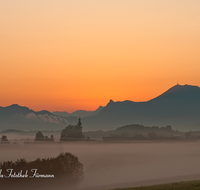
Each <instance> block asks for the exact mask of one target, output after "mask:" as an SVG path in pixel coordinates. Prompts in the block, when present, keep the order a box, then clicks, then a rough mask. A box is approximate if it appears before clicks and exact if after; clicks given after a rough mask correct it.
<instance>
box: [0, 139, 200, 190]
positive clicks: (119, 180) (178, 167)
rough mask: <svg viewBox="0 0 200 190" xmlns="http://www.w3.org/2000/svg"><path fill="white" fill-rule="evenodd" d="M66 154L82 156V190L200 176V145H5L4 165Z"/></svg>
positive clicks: (0, 152) (0, 155)
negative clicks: (22, 160) (21, 159)
mask: <svg viewBox="0 0 200 190" xmlns="http://www.w3.org/2000/svg"><path fill="white" fill-rule="evenodd" d="M62 152H70V153H72V154H74V155H75V156H78V158H79V160H80V162H81V163H82V164H83V166H84V180H83V181H82V183H81V184H80V185H79V189H90V188H91V189H94V190H95V189H98V187H101V188H100V189H109V188H111V187H112V188H114V187H115V188H116V187H119V186H127V184H129V185H131V183H132V184H133V185H134V183H137V182H141V181H148V180H149V181H151V180H152V181H153V180H157V181H156V183H157V182H159V181H158V180H159V179H164V178H170V179H173V178H174V179H179V178H177V177H179V176H180V177H181V176H192V175H198V174H200V164H199V160H200V142H173V143H172V142H145V143H142V142H141V143H134V142H132V143H131V142H129V143H128V142H127V143H105V142H82V143H81V142H74V143H72V142H66V143H49V144H48V143H47V144H36V145H33V144H28V145H19V146H18V145H1V146H0V162H3V161H9V160H12V161H16V160H17V159H19V158H25V159H26V160H27V161H32V160H35V159H37V158H47V157H56V156H58V155H59V154H60V153H62ZM184 179H185V178H184ZM188 179H190V178H188ZM180 180H183V178H180ZM171 181H173V180H171ZM166 182H167V181H166ZM141 185H142V183H141ZM108 187H109V188H108ZM58 189H59V188H58Z"/></svg>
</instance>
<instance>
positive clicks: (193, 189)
mask: <svg viewBox="0 0 200 190" xmlns="http://www.w3.org/2000/svg"><path fill="white" fill-rule="evenodd" d="M113 190H200V180H198V181H187V182H178V183H169V184H162V185H152V186H141V187H130V188H117V189H113Z"/></svg>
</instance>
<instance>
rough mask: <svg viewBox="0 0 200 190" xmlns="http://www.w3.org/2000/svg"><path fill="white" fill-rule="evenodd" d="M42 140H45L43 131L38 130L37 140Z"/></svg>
mask: <svg viewBox="0 0 200 190" xmlns="http://www.w3.org/2000/svg"><path fill="white" fill-rule="evenodd" d="M41 140H44V135H43V134H42V132H41V131H38V132H37V133H36V136H35V141H41Z"/></svg>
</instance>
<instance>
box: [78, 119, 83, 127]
mask: <svg viewBox="0 0 200 190" xmlns="http://www.w3.org/2000/svg"><path fill="white" fill-rule="evenodd" d="M81 125H82V123H81V118H80V117H79V119H78V126H81Z"/></svg>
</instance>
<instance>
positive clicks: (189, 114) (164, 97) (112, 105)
mask: <svg viewBox="0 0 200 190" xmlns="http://www.w3.org/2000/svg"><path fill="white" fill-rule="evenodd" d="M53 113H54V112H53ZM53 113H51V112H49V111H46V110H43V111H40V112H35V111H33V110H31V109H29V108H27V107H23V106H19V105H17V104H13V105H11V106H8V107H0V130H6V129H18V130H60V129H63V128H64V127H65V126H66V125H68V124H76V123H77V117H79V116H80V115H81V113H84V114H86V115H84V117H82V116H81V117H82V118H81V119H82V124H83V130H84V131H95V130H112V129H116V128H118V127H121V126H124V125H130V124H140V125H144V126H159V127H166V126H167V125H171V126H172V128H173V129H177V130H180V131H190V130H193V131H194V130H199V131H200V117H199V116H200V88H199V87H198V86H192V85H179V84H177V85H175V86H173V87H171V88H170V89H168V90H167V91H166V92H164V93H162V94H161V95H159V96H157V97H156V98H154V99H151V100H149V101H146V102H133V101H128V100H126V101H122V102H120V101H118V102H114V101H113V100H110V101H109V102H108V104H107V105H106V106H105V107H102V106H100V107H99V108H98V109H97V110H95V111H93V112H87V111H84V110H78V111H76V112H74V113H73V114H74V115H73V114H72V115H71V114H69V113H67V112H64V113H63V112H58V113H59V114H60V115H59V114H58V115H54V114H53ZM62 113H63V114H64V115H67V116H68V117H62V116H61V114H62ZM66 113H67V114H66Z"/></svg>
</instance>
